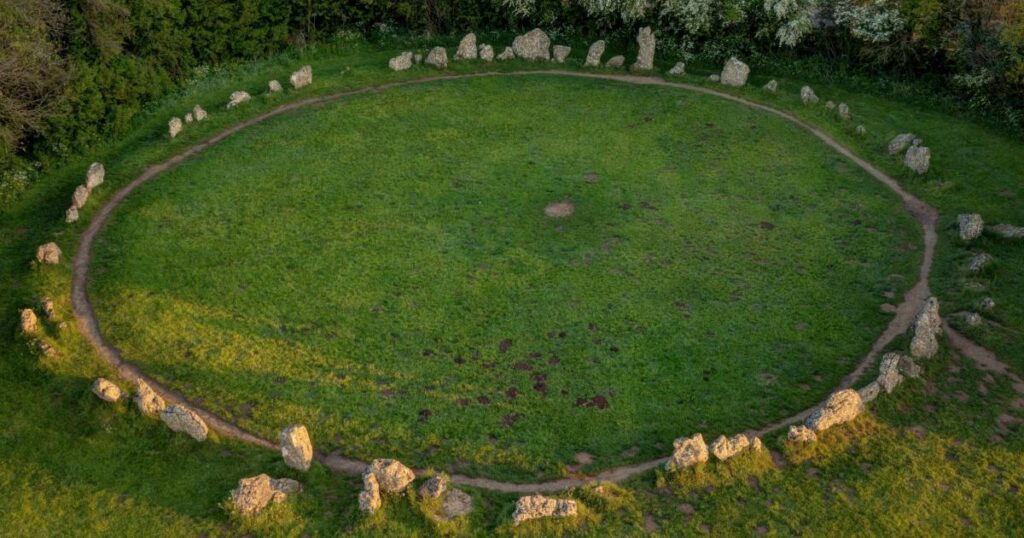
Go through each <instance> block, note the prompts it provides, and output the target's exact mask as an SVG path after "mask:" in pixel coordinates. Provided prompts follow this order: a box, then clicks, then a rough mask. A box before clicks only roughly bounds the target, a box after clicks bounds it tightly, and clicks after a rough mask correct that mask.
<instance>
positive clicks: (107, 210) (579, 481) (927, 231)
mask: <svg viewBox="0 0 1024 538" xmlns="http://www.w3.org/2000/svg"><path fill="white" fill-rule="evenodd" d="M490 76H562V77H576V78H589V79H600V80H609V81H615V82H624V83H629V84H640V85H651V86H663V87H671V88H678V89H682V90H687V91H692V92H696V93H701V94H705V95H710V96H713V97H718V98H721V99H725V100H727V101H732V102H734V103H738V104H741V105H743V106H746V107H748V108H751V109H753V110H758V111H762V112H766V113H769V114H774V115H776V116H778V117H780V118H782V119H784V120H786V121H788V122H790V123H792V124H794V125H796V126H798V127H800V128H802V129H804V130H805V131H807V132H809V133H810V134H812V135H814V136H815V137H816V138H818V139H819V140H821V141H822V142H824V143H825V144H826V145H827V146H829V147H830V148H832V149H833V150H834V151H835V152H836V153H838V154H840V155H842V156H843V157H846V158H847V159H849V160H850V161H851V162H853V163H854V164H855V165H857V166H858V167H860V168H861V169H862V170H864V171H865V172H867V173H868V174H870V175H871V176H872V177H874V178H875V179H876V180H878V181H880V182H881V183H882V184H883V185H885V186H886V187H888V188H889V189H890V190H892V191H893V192H895V193H896V194H897V195H898V196H899V197H900V199H901V200H902V201H903V205H904V208H905V209H906V210H907V211H908V212H909V213H910V214H911V215H912V216H913V217H914V218H915V220H917V222H918V224H919V225H920V226H921V229H922V232H923V234H924V256H923V258H922V261H921V268H920V273H919V279H918V282H917V283H916V284H915V285H914V287H912V288H911V289H910V290H909V291H908V292H907V293H906V294H905V295H904V297H903V302H902V303H901V304H900V305H899V306H898V307H897V310H896V314H895V316H894V317H893V319H892V320H891V321H890V322H889V325H888V326H887V327H886V329H885V331H884V332H883V333H882V334H881V336H879V337H878V339H877V340H875V342H874V344H873V345H872V346H871V350H870V351H869V352H868V353H867V355H865V356H864V358H863V359H861V360H860V362H858V363H857V366H856V368H854V370H853V371H852V372H851V373H850V374H849V375H847V376H846V377H844V378H843V379H842V380H841V381H840V383H839V386H837V387H836V389H835V390H841V389H846V388H850V387H852V386H853V384H854V383H855V382H856V381H857V379H859V378H860V376H861V374H863V372H864V371H865V370H866V369H867V368H868V367H869V366H870V365H871V364H873V362H874V361H875V359H876V357H877V356H878V353H879V352H881V351H882V350H883V349H884V348H885V347H886V346H887V345H888V344H889V343H890V342H891V341H892V340H893V339H894V338H895V337H896V336H898V335H900V334H903V333H904V332H906V330H907V329H908V328H909V327H910V324H911V323H912V322H913V320H914V317H915V315H916V314H917V312H918V310H920V308H921V306H922V305H923V304H924V301H925V300H926V299H927V298H928V297H929V296H930V295H931V291H930V290H929V288H928V277H929V274H930V272H931V267H932V259H933V257H934V253H935V243H936V239H937V236H936V232H935V224H936V222H937V221H938V211H937V210H936V209H935V208H933V207H931V206H930V205H928V204H927V203H925V202H924V201H922V200H920V199H918V198H917V197H915V196H913V195H912V194H910V193H908V192H907V191H905V190H903V188H902V187H900V185H899V183H898V182H897V181H896V180H894V179H893V178H891V177H889V176H888V175H887V174H885V173H884V172H882V171H881V170H879V169H877V168H875V167H874V166H873V165H871V163H869V162H867V161H865V160H864V159H862V158H860V157H858V156H857V155H856V154H855V153H854V152H853V151H852V150H850V149H848V148H847V147H845V146H843V145H842V144H840V143H839V142H838V141H836V140H835V139H834V138H832V137H831V136H830V135H828V134H827V133H825V132H824V131H822V130H821V129H818V128H817V127H814V126H812V125H810V124H808V123H806V122H804V121H803V120H801V119H799V118H797V117H796V116H794V115H792V114H790V113H788V112H784V111H781V110H778V109H775V108H772V107H770V106H767V105H763V104H760V103H755V102H753V101H749V100H747V99H744V98H742V97H739V96H736V95H732V94H729V93H725V92H720V91H717V90H713V89H710V88H705V87H701V86H694V85H692V84H685V83H679V82H667V81H665V80H664V79H662V78H660V77H654V76H636V75H614V74H594V73H579V72H574V71H563V70H542V71H513V72H504V73H502V72H487V73H472V74H465V75H441V76H432V77H424V78H419V79H415V80H406V81H401V82H392V83H386V84H379V85H372V86H367V87H363V88H359V89H355V90H348V91H343V92H339V93H334V94H330V95H326V96H320V97H310V98H307V99H300V100H298V101H293V102H291V103H286V104H283V105H281V106H278V107H276V108H274V109H272V110H270V111H267V112H265V113H263V114H260V115H258V116H255V117H253V118H250V119H248V120H245V121H242V122H240V123H237V124H235V125H233V126H231V127H228V128H226V129H224V130H222V131H221V132H219V133H217V134H215V135H213V136H212V137H210V138H208V139H206V140H204V141H202V142H199V143H197V144H195V145H192V146H190V147H189V148H187V149H186V150H185V151H183V152H181V153H179V154H177V155H175V156H173V157H171V158H169V159H167V160H165V161H163V162H161V163H158V164H154V165H152V166H150V167H149V168H147V169H146V170H144V171H143V172H142V173H141V174H139V176H137V177H136V178H135V179H133V180H132V181H131V182H129V183H128V184H127V185H125V186H124V187H122V188H121V189H119V190H118V191H117V192H116V193H115V194H114V195H113V196H112V197H111V198H110V199H109V200H108V201H107V202H106V203H105V204H104V205H103V207H102V208H100V210H99V211H98V212H97V213H96V215H95V216H94V217H93V219H92V221H91V222H90V223H89V226H88V227H87V228H86V229H85V231H84V232H83V233H82V237H81V241H80V243H79V245H78V250H77V251H76V252H75V256H74V259H73V260H72V281H71V304H72V307H73V309H74V314H75V319H76V321H77V324H78V328H79V330H80V331H81V332H82V334H83V335H84V336H85V337H86V339H87V340H89V343H90V344H91V345H92V347H93V348H94V349H95V350H96V352H97V353H99V355H100V357H101V358H103V360H104V361H106V362H107V364H109V365H110V366H111V367H112V368H114V369H115V370H116V371H117V373H118V375H119V376H120V377H121V378H122V379H124V380H125V381H128V382H131V383H135V382H136V381H138V380H142V381H145V382H146V383H147V384H148V385H149V386H150V387H152V388H153V390H154V391H156V392H157V393H158V394H159V395H160V396H161V397H163V398H164V399H165V400H167V401H168V402H169V403H175V404H181V405H185V406H187V407H188V408H190V409H192V410H193V411H195V412H196V414H198V415H199V416H200V417H201V418H202V419H203V420H204V421H205V422H206V423H207V425H208V426H209V427H210V428H211V429H213V430H214V431H216V432H217V433H218V434H220V435H221V436H222V437H225V438H229V439H235V440H238V441H242V442H244V443H249V444H253V445H256V446H260V447H263V448H267V449H270V450H274V451H277V450H279V447H278V446H277V444H275V443H273V442H271V441H269V440H267V439H264V438H262V437H260V436H258V435H256V434H253V433H252V432H249V431H246V430H244V429H242V428H240V427H239V426H238V425H236V424H234V423H232V422H230V421H228V420H226V419H224V418H222V417H220V416H218V415H215V414H213V413H211V412H209V411H207V410H205V409H202V408H200V407H197V406H194V405H192V404H191V403H189V401H188V399H187V398H185V396H184V395H183V394H182V393H180V392H178V391H174V390H171V389H169V388H167V387H165V386H164V385H163V384H161V383H159V382H157V381H156V380H155V379H153V378H152V377H150V376H148V375H146V373H145V372H143V371H142V370H141V369H139V368H138V367H137V366H135V365H134V364H132V363H129V362H126V361H124V360H123V359H122V357H121V352H120V351H119V350H118V349H117V348H116V347H114V346H113V345H112V344H110V343H109V342H107V340H106V339H105V338H104V337H103V334H102V333H101V332H100V327H99V320H98V319H97V318H96V313H95V310H94V309H93V306H92V303H90V302H89V296H88V293H87V290H86V284H87V282H88V277H89V265H90V262H91V261H92V248H93V244H94V243H95V241H96V237H97V236H98V235H99V233H100V232H101V231H102V229H103V226H104V225H105V224H106V222H107V219H108V218H109V217H110V215H111V213H113V211H114V209H116V208H117V206H118V205H120V204H121V202H123V201H124V199H125V198H127V197H128V195H129V194H131V193H132V192H133V191H135V189H137V188H138V187H139V186H141V185H142V184H144V183H146V182H148V181H150V180H151V179H153V178H154V177H156V176H157V175H159V174H160V173H161V172H164V171H166V170H168V169H170V168H172V167H174V166H176V165H177V164H178V163H180V162H182V161H184V160H185V159H187V158H189V157H191V156H193V155H195V154H197V153H199V152H201V151H203V150H205V149H206V148H208V147H210V146H212V145H214V144H217V143H218V142H220V141H222V140H224V139H225V138H227V137H229V136H231V135H233V134H235V133H237V132H238V131H241V130H242V129H245V128H246V127H249V126H252V125H256V124H258V123H260V122H263V121H264V120H267V119H269V118H272V117H275V116H278V115H280V114H284V113H286V112H289V111H292V110H296V109H299V108H302V107H306V106H310V105H317V104H322V103H327V102H332V101H337V100H340V99H343V98H345V97H351V96H355V95H362V94H367V93H376V92H379V91H382V90H387V89H392V88H400V87H404V86H412V85H417V84H425V83H430V82H438V81H446V80H459V79H469V78H479V77H490ZM944 328H945V330H946V332H947V334H948V335H949V336H950V342H951V343H952V344H953V346H954V347H956V348H957V349H959V350H961V352H963V353H964V354H965V355H968V356H969V357H971V358H972V359H974V360H976V361H978V362H979V364H988V365H989V366H991V367H992V369H993V370H995V371H1000V372H1003V373H1006V374H1007V375H1010V376H1011V378H1012V379H1013V381H1014V387H1015V388H1017V389H1018V390H1019V391H1022V392H1024V383H1022V382H1021V379H1020V378H1019V377H1017V376H1016V375H1013V374H1012V372H1010V371H1009V369H1008V368H1007V366H1006V365H1005V364H1003V363H1002V362H1000V361H999V359H998V358H996V356H995V354H993V353H992V352H991V351H988V350H986V349H984V348H982V347H981V346H978V345H977V344H975V343H974V342H971V341H970V340H968V339H967V338H966V337H964V336H962V335H960V334H959V333H956V332H955V331H953V330H952V329H951V328H949V327H948V326H944ZM967 350H970V352H968V351H967ZM815 408H816V407H812V408H810V409H806V410H804V411H801V412H799V413H797V414H795V415H793V416H790V417H786V418H782V419H779V420H776V421H774V422H772V423H769V424H767V425H765V426H763V427H761V428H759V429H757V430H754V431H751V432H747V433H748V434H752V435H756V436H764V435H765V434H767V433H769V432H772V431H774V430H777V429H780V428H784V427H786V426H789V425H791V424H795V423H797V422H800V421H803V420H805V419H806V418H807V417H808V416H809V415H810V414H811V413H812V412H813V411H814V409H815ZM315 459H316V460H317V461H318V462H320V463H321V464H323V465H325V466H327V467H328V468H330V469H332V470H334V471H337V472H341V473H345V474H349V475H353V476H359V475H361V474H362V472H363V470H364V469H365V468H366V465H367V464H366V463H365V462H362V461H359V460H355V459H351V458H345V457H341V456H332V455H327V454H323V453H320V452H317V453H316V456H315ZM666 461H668V456H665V457H661V458H658V459H654V460H650V461H645V462H641V463H636V464H631V465H622V466H619V467H614V468H611V469H608V470H605V471H602V472H600V473H597V474H595V475H592V476H587V477H583V478H563V479H559V480H552V481H548V482H538V483H515V482H504V481H500V480H492V479H489V478H484V477H471V476H465V475H458V474H456V475H452V476H451V481H452V482H453V483H455V484H461V485H466V486H471V487H476V488H481V489H489V490H495V491H501V492H507V493H538V492H554V491H562V490H565V489H569V488H573V487H579V486H583V485H585V484H587V483H589V482H593V481H610V482H620V481H622V480H625V479H627V478H629V477H632V476H635V475H638V474H641V473H644V472H647V471H649V470H651V469H653V468H655V467H658V466H659V465H662V464H664V463H665V462H666ZM416 474H417V476H423V474H424V471H423V470H417V471H416Z"/></svg>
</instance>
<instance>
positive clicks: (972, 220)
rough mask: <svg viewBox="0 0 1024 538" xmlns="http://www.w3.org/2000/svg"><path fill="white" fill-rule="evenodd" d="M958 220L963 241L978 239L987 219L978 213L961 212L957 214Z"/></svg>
mask: <svg viewBox="0 0 1024 538" xmlns="http://www.w3.org/2000/svg"><path fill="white" fill-rule="evenodd" d="M956 222H957V224H958V225H959V227H960V240H961V241H971V240H974V239H977V238H979V237H981V232H982V231H984V229H985V221H984V220H982V219H981V215H979V214H977V213H961V214H959V215H957V217H956Z"/></svg>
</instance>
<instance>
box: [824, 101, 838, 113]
mask: <svg viewBox="0 0 1024 538" xmlns="http://www.w3.org/2000/svg"><path fill="white" fill-rule="evenodd" d="M825 108H827V109H829V110H835V109H836V102H835V101H833V100H831V99H829V100H828V101H825Z"/></svg>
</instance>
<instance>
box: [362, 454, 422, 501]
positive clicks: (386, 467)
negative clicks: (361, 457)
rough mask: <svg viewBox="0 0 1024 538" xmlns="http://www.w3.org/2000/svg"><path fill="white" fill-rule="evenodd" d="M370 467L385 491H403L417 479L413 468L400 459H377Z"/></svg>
mask: <svg viewBox="0 0 1024 538" xmlns="http://www.w3.org/2000/svg"><path fill="white" fill-rule="evenodd" d="M368 468H369V470H370V472H372V473H373V475H374V476H375V477H377V483H378V484H379V485H380V489H381V490H383V491H384V492H385V493H399V492H402V491H404V490H405V488H406V487H408V486H409V484H411V483H412V481H413V480H415V479H416V474H415V473H413V472H412V469H410V468H408V467H406V466H405V465H402V463H401V462H400V461H398V460H392V459H375V460H373V461H372V462H371V463H370V465H369V467H368Z"/></svg>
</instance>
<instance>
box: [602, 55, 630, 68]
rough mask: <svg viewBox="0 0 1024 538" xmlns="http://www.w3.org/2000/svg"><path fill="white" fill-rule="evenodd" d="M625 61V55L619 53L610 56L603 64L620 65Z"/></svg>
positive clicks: (614, 66) (606, 65)
mask: <svg viewBox="0 0 1024 538" xmlns="http://www.w3.org/2000/svg"><path fill="white" fill-rule="evenodd" d="M625 63H626V57H625V56H622V55H621V54H620V55H618V56H612V57H611V58H609V59H608V63H606V64H604V66H605V67H612V68H616V67H622V66H623V65H624V64H625Z"/></svg>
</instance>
